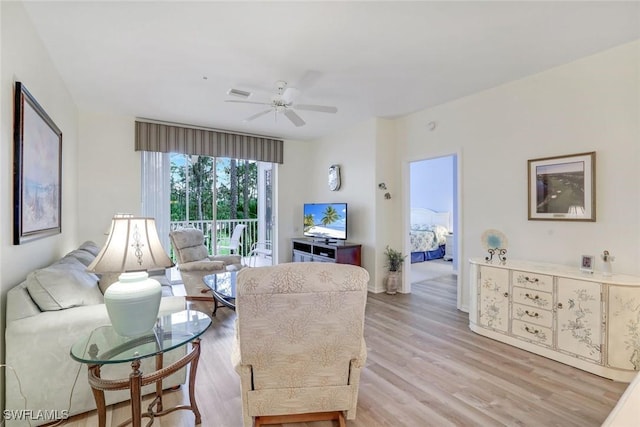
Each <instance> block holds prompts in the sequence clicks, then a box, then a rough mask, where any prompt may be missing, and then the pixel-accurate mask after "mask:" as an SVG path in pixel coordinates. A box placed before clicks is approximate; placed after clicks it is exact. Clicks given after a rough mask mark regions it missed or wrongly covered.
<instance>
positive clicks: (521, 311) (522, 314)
mask: <svg viewBox="0 0 640 427" xmlns="http://www.w3.org/2000/svg"><path fill="white" fill-rule="evenodd" d="M511 317H513V318H514V319H516V320H522V321H524V322H530V323H535V324H536V325H540V326H546V327H547V328H551V326H552V325H553V312H552V311H549V310H541V309H539V308H537V307H531V306H528V305H523V304H516V303H514V304H513V312H512V314H511Z"/></svg>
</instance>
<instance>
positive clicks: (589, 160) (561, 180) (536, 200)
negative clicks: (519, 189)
mask: <svg viewBox="0 0 640 427" xmlns="http://www.w3.org/2000/svg"><path fill="white" fill-rule="evenodd" d="M528 166H529V179H528V182H529V197H528V199H529V219H530V220H550V221H558V220H562V221H595V220H596V185H595V184H596V153H595V151H593V152H590V153H581V154H573V155H568V156H557V157H546V158H542V159H533V160H529V161H528Z"/></svg>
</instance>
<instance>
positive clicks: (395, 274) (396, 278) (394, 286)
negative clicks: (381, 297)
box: [387, 271, 402, 295]
mask: <svg viewBox="0 0 640 427" xmlns="http://www.w3.org/2000/svg"><path fill="white" fill-rule="evenodd" d="M401 279H402V276H401V275H400V272H399V271H390V272H389V274H388V275H387V293H388V294H389V295H394V294H395V293H397V292H398V289H399V288H400V281H401Z"/></svg>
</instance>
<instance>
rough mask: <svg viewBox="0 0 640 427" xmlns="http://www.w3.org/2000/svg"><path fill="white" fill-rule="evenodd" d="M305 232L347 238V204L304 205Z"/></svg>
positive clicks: (329, 237)
mask: <svg viewBox="0 0 640 427" xmlns="http://www.w3.org/2000/svg"><path fill="white" fill-rule="evenodd" d="M304 234H305V235H306V236H313V237H322V238H326V239H345V238H346V234H347V205H346V204H344V203H317V204H312V205H311V204H310V205H304Z"/></svg>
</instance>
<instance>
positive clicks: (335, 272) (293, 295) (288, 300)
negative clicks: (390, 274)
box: [231, 262, 369, 427]
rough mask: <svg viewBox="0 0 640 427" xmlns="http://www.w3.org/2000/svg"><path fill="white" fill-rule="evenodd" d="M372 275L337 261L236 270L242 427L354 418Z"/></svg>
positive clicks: (234, 358)
mask: <svg viewBox="0 0 640 427" xmlns="http://www.w3.org/2000/svg"><path fill="white" fill-rule="evenodd" d="M368 281H369V274H368V273H367V271H366V270H365V269H363V268H361V267H356V266H353V265H345V264H333V263H314V262H310V263H286V264H279V265H276V266H273V267H258V268H245V269H243V270H242V271H240V272H239V273H238V282H237V290H236V312H237V321H236V341H235V345H234V349H233V352H232V356H231V359H232V363H233V364H234V367H235V369H236V371H237V372H238V374H239V375H240V384H241V393H242V411H243V419H244V426H245V427H251V426H253V418H254V417H255V418H256V420H255V421H256V426H258V425H262V424H263V423H264V424H267V423H273V422H302V421H305V420H317V419H323V418H324V416H325V415H326V419H338V420H339V421H340V425H344V412H346V418H347V419H354V418H355V416H356V406H357V402H358V388H359V383H360V371H361V370H362V368H363V367H364V364H365V361H366V355H367V353H366V346H365V342H364V337H363V326H364V310H365V305H366V299H367V282H368Z"/></svg>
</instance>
